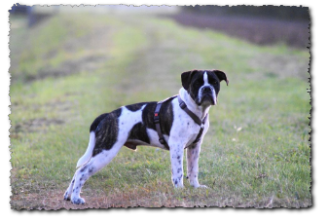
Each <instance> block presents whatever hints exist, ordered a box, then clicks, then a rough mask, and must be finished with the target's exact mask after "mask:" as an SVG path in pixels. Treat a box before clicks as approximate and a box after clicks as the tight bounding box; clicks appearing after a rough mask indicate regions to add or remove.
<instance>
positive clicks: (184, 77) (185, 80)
mask: <svg viewBox="0 0 328 223" xmlns="http://www.w3.org/2000/svg"><path fill="white" fill-rule="evenodd" d="M195 71H196V70H190V71H186V72H183V73H182V74H181V82H182V86H183V88H184V89H186V91H188V88H189V85H190V81H191V78H192V76H193V75H194V73H195Z"/></svg>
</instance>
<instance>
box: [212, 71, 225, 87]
mask: <svg viewBox="0 0 328 223" xmlns="http://www.w3.org/2000/svg"><path fill="white" fill-rule="evenodd" d="M213 72H214V73H215V75H216V76H217V77H218V78H219V80H220V82H221V81H225V82H226V83H227V86H228V85H229V80H228V78H227V75H226V74H225V73H224V72H223V71H220V70H213Z"/></svg>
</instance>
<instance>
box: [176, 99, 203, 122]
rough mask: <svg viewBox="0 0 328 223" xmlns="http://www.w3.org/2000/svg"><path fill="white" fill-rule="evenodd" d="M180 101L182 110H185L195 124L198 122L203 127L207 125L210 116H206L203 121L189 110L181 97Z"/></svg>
mask: <svg viewBox="0 0 328 223" xmlns="http://www.w3.org/2000/svg"><path fill="white" fill-rule="evenodd" d="M178 101H179V106H180V108H181V109H182V110H184V111H185V112H186V113H187V114H188V115H189V116H190V118H192V120H194V122H196V123H197V124H198V125H200V126H203V125H204V124H205V122H206V119H207V116H208V114H206V115H205V117H204V118H203V120H201V119H200V118H199V117H198V116H197V115H195V113H193V112H192V111H190V110H189V108H188V107H187V105H186V103H185V102H184V101H183V100H182V99H181V98H180V95H178Z"/></svg>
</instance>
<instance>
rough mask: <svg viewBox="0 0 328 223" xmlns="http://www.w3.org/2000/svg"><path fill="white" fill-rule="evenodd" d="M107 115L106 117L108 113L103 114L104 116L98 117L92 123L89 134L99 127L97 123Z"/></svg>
mask: <svg viewBox="0 0 328 223" xmlns="http://www.w3.org/2000/svg"><path fill="white" fill-rule="evenodd" d="M107 115H108V113H105V114H102V115H99V116H98V117H97V118H96V119H95V120H94V121H93V123H92V124H91V126H90V132H92V131H95V130H96V128H97V127H98V125H99V122H101V121H102V120H103V119H104V118H105V117H106V116H107Z"/></svg>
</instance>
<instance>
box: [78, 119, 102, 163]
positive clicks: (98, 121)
mask: <svg viewBox="0 0 328 223" xmlns="http://www.w3.org/2000/svg"><path fill="white" fill-rule="evenodd" d="M107 115H108V113H105V114H102V115H99V116H98V117H97V118H96V119H95V120H94V121H93V123H92V124H91V126H90V139H89V145H88V148H87V151H85V153H84V155H83V156H82V157H81V158H80V159H79V161H78V162H77V164H76V168H79V167H80V166H83V165H84V164H86V163H87V162H88V161H89V160H90V159H91V157H92V152H93V149H94V148H95V145H96V131H97V128H98V127H99V126H101V125H99V124H101V121H102V120H104V118H106V116H107Z"/></svg>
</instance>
